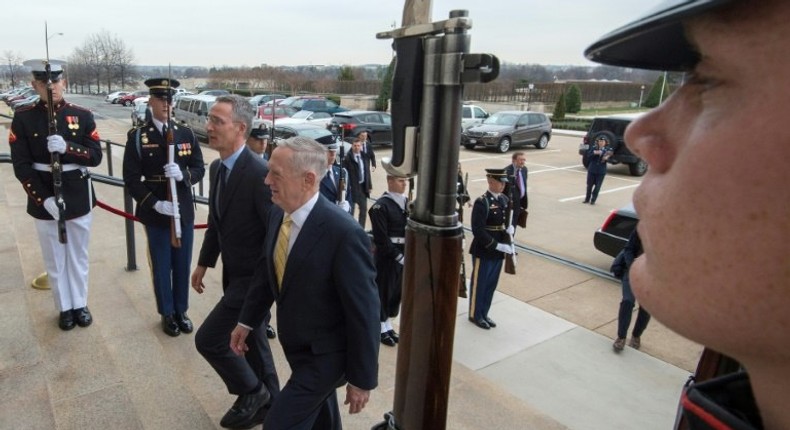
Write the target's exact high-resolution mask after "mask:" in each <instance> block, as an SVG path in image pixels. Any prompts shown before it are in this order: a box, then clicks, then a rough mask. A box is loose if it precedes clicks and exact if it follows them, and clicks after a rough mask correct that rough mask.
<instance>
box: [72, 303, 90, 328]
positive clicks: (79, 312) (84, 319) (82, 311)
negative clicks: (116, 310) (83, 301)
mask: <svg viewBox="0 0 790 430" xmlns="http://www.w3.org/2000/svg"><path fill="white" fill-rule="evenodd" d="M71 313H72V314H73V315H74V319H75V320H77V325H78V326H80V327H87V326H89V325H91V323H92V322H93V317H92V316H91V311H89V310H88V307H87V306H85V307H84V308H79V309H74V310H72V311H71Z"/></svg>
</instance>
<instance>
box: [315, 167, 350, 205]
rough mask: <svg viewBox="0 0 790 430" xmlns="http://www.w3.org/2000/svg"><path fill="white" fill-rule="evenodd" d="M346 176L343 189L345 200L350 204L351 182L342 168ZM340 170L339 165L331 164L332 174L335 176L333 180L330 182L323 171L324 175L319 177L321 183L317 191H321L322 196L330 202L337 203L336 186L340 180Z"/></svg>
mask: <svg viewBox="0 0 790 430" xmlns="http://www.w3.org/2000/svg"><path fill="white" fill-rule="evenodd" d="M342 171H343V172H344V174H345V176H346V189H345V190H344V191H343V192H344V193H345V196H344V197H345V200H346V201H347V202H348V203H349V204H351V202H353V201H354V199H353V198H352V196H351V183H350V181H349V180H348V172H347V171H346V170H345V169H342ZM340 172H341V167H340V166H339V165H337V164H333V165H332V174H333V175H334V176H335V182H334V183H332V180H331V179H330V178H329V177H327V176H326V173H324V177H323V178H321V184H320V186H319V188H318V192H320V193H321V195H322V196H324V197H326V199H327V200H329V201H330V202H332V203H337V186H338V183H339V182H340Z"/></svg>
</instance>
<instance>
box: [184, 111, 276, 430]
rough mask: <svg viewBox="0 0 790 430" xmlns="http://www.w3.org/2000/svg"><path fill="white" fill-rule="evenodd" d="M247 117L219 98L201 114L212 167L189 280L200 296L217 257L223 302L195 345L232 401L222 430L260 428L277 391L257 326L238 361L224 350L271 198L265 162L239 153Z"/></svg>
mask: <svg viewBox="0 0 790 430" xmlns="http://www.w3.org/2000/svg"><path fill="white" fill-rule="evenodd" d="M253 115H254V110H253V108H252V106H251V105H250V104H249V102H247V100H245V99H244V98H243V97H240V96H220V97H218V98H217V101H216V103H215V104H214V106H212V107H211V110H210V111H209V116H208V123H207V125H206V131H207V133H208V137H209V146H210V147H211V148H212V149H215V150H216V151H217V152H218V153H219V156H220V159H219V160H215V161H214V162H212V163H211V166H210V167H209V175H210V176H209V181H210V192H209V216H208V229H206V235H205V238H204V239H203V245H202V246H201V248H200V257H199V258H198V264H197V267H196V268H195V270H194V271H193V272H192V288H194V289H195V291H197V292H198V293H199V294H200V293H203V291H204V290H205V288H206V286H205V285H204V283H203V278H204V276H205V274H206V270H207V268H208V267H214V266H215V265H216V263H217V259H218V258H219V256H220V254H221V255H222V290H223V296H222V298H221V299H220V301H219V302H218V303H217V304H216V306H214V309H212V311H211V312H210V313H209V315H208V316H207V317H206V320H205V321H204V322H203V325H201V326H200V328H199V329H198V331H197V334H196V336H195V345H196V347H197V350H198V352H200V354H201V355H202V356H203V357H204V358H205V359H206V361H208V362H209V364H211V366H212V367H213V368H214V370H216V371H217V373H218V374H219V375H220V377H221V378H222V380H223V382H225V385H226V387H227V388H228V392H230V393H231V394H234V395H237V396H238V398H237V400H236V402H235V403H234V405H233V407H231V408H230V410H229V411H228V412H227V413H226V414H225V416H224V417H223V418H222V420H221V421H220V425H222V426H223V427H226V428H249V427H252V426H254V425H258V424H260V423H262V422H263V418H264V417H265V413H266V410H267V406H268V405H269V404H270V403H269V399H270V397H271V398H274V397H276V395H277V393H278V392H279V391H280V383H279V380H278V378H277V372H276V369H275V366H274V358H273V357H272V351H271V348H270V347H269V342H268V340H267V338H266V325H265V324H263V325H258V326H256V327H255V330H253V331H252V335H251V336H249V337H248V338H247V345H248V347H249V349H250V352H249V353H247V355H246V357H239V356H238V355H236V354H234V353H233V352H232V351H231V350H230V347H229V345H230V333H231V331H232V330H233V328H234V327H235V326H236V322H237V321H238V318H239V312H240V311H241V307H242V304H243V302H244V298H245V296H246V295H247V290H248V288H249V285H250V283H251V280H252V276H253V274H254V272H255V262H256V261H257V259H258V258H259V257H260V255H261V252H262V251H263V248H262V247H261V244H262V243H263V239H264V237H265V235H266V220H267V217H268V214H269V209H270V208H271V190H269V187H267V186H266V185H265V184H264V179H265V178H266V174H267V173H268V168H267V167H266V164H265V163H266V161H265V160H263V159H261V158H260V157H259V156H258V155H257V154H255V153H254V152H252V151H251V150H250V149H249V148H248V147H247V146H245V140H246V138H247V134H249V133H250V127H251V124H252V117H253Z"/></svg>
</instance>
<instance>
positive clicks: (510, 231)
mask: <svg viewBox="0 0 790 430" xmlns="http://www.w3.org/2000/svg"><path fill="white" fill-rule="evenodd" d="M505 232H507V234H509V235H510V236H511V237H512V236H513V234H514V233H515V232H516V228H515V227H513V226H512V225H509V226H507V229H505Z"/></svg>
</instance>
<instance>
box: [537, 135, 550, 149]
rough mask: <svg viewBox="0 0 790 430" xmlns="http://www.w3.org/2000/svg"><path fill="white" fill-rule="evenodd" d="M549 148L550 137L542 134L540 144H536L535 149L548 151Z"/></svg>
mask: <svg viewBox="0 0 790 430" xmlns="http://www.w3.org/2000/svg"><path fill="white" fill-rule="evenodd" d="M547 146H549V136H546V135H545V134H542V135H541V136H540V139H539V140H538V142H537V143H536V144H535V148H538V149H546V147H547Z"/></svg>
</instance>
